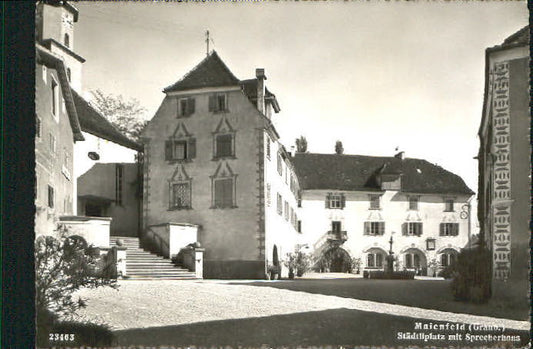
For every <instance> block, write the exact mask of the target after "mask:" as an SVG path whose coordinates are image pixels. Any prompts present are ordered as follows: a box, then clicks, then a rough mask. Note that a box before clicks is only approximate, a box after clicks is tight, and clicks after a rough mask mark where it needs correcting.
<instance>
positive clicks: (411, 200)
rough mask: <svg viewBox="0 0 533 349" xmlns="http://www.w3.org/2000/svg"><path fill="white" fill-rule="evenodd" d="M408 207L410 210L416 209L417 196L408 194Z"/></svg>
mask: <svg viewBox="0 0 533 349" xmlns="http://www.w3.org/2000/svg"><path fill="white" fill-rule="evenodd" d="M409 209H410V210H412V211H417V210H418V196H409Z"/></svg>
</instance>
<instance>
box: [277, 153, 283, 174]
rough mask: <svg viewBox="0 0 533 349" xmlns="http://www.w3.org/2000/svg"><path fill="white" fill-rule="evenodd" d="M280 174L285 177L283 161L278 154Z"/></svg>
mask: <svg viewBox="0 0 533 349" xmlns="http://www.w3.org/2000/svg"><path fill="white" fill-rule="evenodd" d="M277 165H278V173H279V175H280V176H283V159H282V158H281V155H280V154H278V163H277Z"/></svg>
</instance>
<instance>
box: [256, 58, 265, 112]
mask: <svg viewBox="0 0 533 349" xmlns="http://www.w3.org/2000/svg"><path fill="white" fill-rule="evenodd" d="M255 77H256V78H257V109H259V111H260V112H261V113H263V115H265V80H266V79H267V78H266V76H265V69H264V68H257V69H256V70H255Z"/></svg>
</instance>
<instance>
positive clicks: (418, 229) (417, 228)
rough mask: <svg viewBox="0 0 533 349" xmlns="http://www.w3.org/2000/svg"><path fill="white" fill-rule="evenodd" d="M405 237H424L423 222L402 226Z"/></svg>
mask: <svg viewBox="0 0 533 349" xmlns="http://www.w3.org/2000/svg"><path fill="white" fill-rule="evenodd" d="M402 230H403V232H402V233H403V235H405V236H420V235H422V223H421V222H407V223H404V224H403V226H402Z"/></svg>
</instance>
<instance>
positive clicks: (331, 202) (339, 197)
mask: <svg viewBox="0 0 533 349" xmlns="http://www.w3.org/2000/svg"><path fill="white" fill-rule="evenodd" d="M344 206H346V198H345V196H344V194H337V193H328V195H327V196H326V208H333V209H343V208H344Z"/></svg>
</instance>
